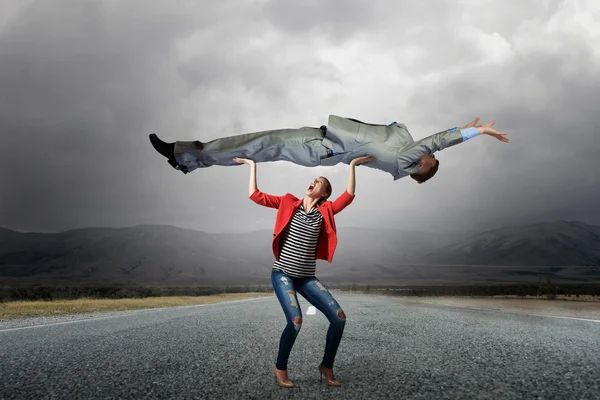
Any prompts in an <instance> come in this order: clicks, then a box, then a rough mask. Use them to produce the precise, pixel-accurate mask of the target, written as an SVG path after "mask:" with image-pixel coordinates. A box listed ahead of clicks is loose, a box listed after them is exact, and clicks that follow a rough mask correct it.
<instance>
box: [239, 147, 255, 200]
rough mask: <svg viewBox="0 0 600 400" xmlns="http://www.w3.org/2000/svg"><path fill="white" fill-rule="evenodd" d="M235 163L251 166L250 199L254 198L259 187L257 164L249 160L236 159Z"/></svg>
mask: <svg viewBox="0 0 600 400" xmlns="http://www.w3.org/2000/svg"><path fill="white" fill-rule="evenodd" d="M233 161H235V162H238V163H240V164H248V165H249V166H250V183H249V184H248V197H250V196H252V193H254V192H256V189H258V185H257V184H256V162H254V160H249V159H247V158H238V157H235V158H234V159H233Z"/></svg>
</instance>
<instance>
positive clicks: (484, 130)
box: [460, 117, 509, 143]
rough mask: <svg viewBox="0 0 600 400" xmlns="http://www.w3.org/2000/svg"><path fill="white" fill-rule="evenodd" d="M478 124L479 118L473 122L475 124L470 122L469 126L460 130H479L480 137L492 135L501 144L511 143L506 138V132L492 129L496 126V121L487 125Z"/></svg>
mask: <svg viewBox="0 0 600 400" xmlns="http://www.w3.org/2000/svg"><path fill="white" fill-rule="evenodd" d="M478 122H479V117H477V118H475V119H474V120H473V122H469V123H468V124H466V125H465V126H463V127H461V128H460V129H466V128H477V130H478V131H479V134H480V135H490V136H493V137H495V138H496V139H498V140H500V141H501V142H504V143H508V142H509V139H508V138H507V137H506V135H507V133H506V132H498V131H497V130H495V129H493V128H492V125H494V121H492V122H490V123H489V124H487V125H481V124H479V125H478V124H477V123H478Z"/></svg>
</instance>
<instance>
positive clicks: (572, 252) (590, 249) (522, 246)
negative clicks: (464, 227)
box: [421, 221, 600, 266]
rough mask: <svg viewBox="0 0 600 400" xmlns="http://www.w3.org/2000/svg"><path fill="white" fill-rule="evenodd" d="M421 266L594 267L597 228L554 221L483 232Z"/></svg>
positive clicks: (598, 260)
mask: <svg viewBox="0 0 600 400" xmlns="http://www.w3.org/2000/svg"><path fill="white" fill-rule="evenodd" d="M421 261H422V262H423V263H425V264H446V265H503V266H573V265H576V266H598V265H600V227H598V226H593V225H587V224H584V223H582V222H566V221H557V222H552V223H539V224H533V225H526V226H514V227H508V228H501V229H495V230H490V231H487V232H483V233H481V234H479V235H475V236H473V237H471V238H468V239H466V240H463V241H460V242H458V243H455V244H452V245H449V246H446V247H443V248H440V249H438V250H436V251H434V252H432V253H430V254H427V255H425V256H423V257H422V258H421Z"/></svg>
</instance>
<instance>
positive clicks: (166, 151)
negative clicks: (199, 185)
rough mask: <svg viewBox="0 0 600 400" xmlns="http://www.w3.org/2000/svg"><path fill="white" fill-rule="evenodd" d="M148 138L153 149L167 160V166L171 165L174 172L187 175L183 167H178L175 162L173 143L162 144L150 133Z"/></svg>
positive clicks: (185, 168) (186, 170)
mask: <svg viewBox="0 0 600 400" xmlns="http://www.w3.org/2000/svg"><path fill="white" fill-rule="evenodd" d="M149 136H150V143H152V146H153V147H154V149H155V150H156V151H158V152H159V153H160V154H161V155H162V156H164V157H166V158H167V162H168V163H169V165H171V166H172V167H173V168H175V169H176V170H178V171H181V172H183V173H184V174H187V173H188V172H189V171H188V169H187V167H186V166H185V165H180V164H179V163H178V162H177V161H176V160H175V143H166V142H163V141H162V140H160V139H159V138H158V136H156V133H151V134H150V135H149Z"/></svg>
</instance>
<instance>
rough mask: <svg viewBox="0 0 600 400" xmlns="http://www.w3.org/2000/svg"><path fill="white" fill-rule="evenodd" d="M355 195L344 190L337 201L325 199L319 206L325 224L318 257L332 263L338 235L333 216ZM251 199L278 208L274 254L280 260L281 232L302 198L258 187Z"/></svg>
mask: <svg viewBox="0 0 600 400" xmlns="http://www.w3.org/2000/svg"><path fill="white" fill-rule="evenodd" d="M354 197H355V196H353V195H351V194H350V193H348V192H347V191H346V190H344V193H342V194H341V195H340V197H338V198H337V199H335V201H329V200H327V201H324V202H323V204H321V205H320V206H317V208H318V209H319V211H320V212H321V215H323V224H322V225H321V232H320V233H319V242H318V244H317V259H321V260H327V261H328V262H330V263H331V260H333V253H334V252H335V247H336V246H337V235H336V228H335V221H334V219H333V216H334V215H335V214H337V213H339V212H340V211H342V210H343V209H344V208H346V207H347V206H348V205H349V204H350V203H352V201H353V200H354ZM250 200H252V201H254V202H255V203H257V204H260V205H261V206H265V207H271V208H277V209H278V211H277V219H276V220H275V231H274V233H273V254H274V255H275V259H276V260H279V248H280V247H281V246H280V242H281V233H282V232H283V228H285V226H286V225H287V224H288V222H290V220H291V219H292V216H293V215H294V213H295V212H296V211H297V210H298V207H300V204H302V199H298V198H297V197H295V196H293V195H291V194H289V193H287V194H286V195H285V196H273V195H270V194H266V193H263V192H261V191H260V190H258V189H256V190H255V191H254V193H252V195H251V196H250Z"/></svg>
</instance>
